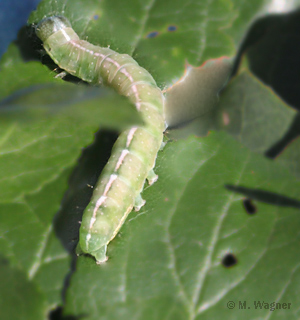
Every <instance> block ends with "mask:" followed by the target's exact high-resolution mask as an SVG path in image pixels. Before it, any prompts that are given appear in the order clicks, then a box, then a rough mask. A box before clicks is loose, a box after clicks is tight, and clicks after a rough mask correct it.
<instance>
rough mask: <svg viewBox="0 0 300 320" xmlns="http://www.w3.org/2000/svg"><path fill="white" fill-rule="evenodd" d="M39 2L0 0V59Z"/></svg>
mask: <svg viewBox="0 0 300 320" xmlns="http://www.w3.org/2000/svg"><path fill="white" fill-rule="evenodd" d="M39 2H41V0H9V1H8V0H0V26H1V28H0V57H1V56H2V55H3V53H4V52H5V51H6V50H7V47H8V45H9V44H10V43H11V42H12V41H14V40H16V39H17V34H18V31H19V30H20V28H21V27H22V26H24V25H26V23H27V19H28V17H29V15H30V13H31V11H32V10H34V9H36V7H37V5H38V3H39Z"/></svg>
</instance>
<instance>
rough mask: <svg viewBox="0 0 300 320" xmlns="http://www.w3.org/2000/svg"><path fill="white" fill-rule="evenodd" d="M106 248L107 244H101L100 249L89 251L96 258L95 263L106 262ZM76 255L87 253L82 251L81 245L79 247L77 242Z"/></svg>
mask: <svg viewBox="0 0 300 320" xmlns="http://www.w3.org/2000/svg"><path fill="white" fill-rule="evenodd" d="M106 250H107V245H105V246H102V247H101V248H100V249H98V250H97V251H95V252H91V253H89V254H90V255H91V256H93V257H95V259H96V263H97V264H102V263H104V262H106V261H107V260H108V257H107V255H106ZM75 252H76V255H77V256H81V255H84V254H87V253H86V252H84V251H83V250H82V249H81V247H80V244H79V243H78V245H77V247H76V250H75Z"/></svg>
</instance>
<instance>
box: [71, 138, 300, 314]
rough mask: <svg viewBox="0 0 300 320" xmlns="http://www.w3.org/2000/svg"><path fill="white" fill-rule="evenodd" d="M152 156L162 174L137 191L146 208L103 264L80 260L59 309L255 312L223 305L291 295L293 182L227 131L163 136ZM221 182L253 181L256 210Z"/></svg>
mask: <svg viewBox="0 0 300 320" xmlns="http://www.w3.org/2000/svg"><path fill="white" fill-rule="evenodd" d="M157 162H158V163H157V173H158V175H159V177H160V178H159V180H158V181H157V183H156V184H155V185H153V186H151V188H147V189H146V190H145V192H144V194H143V195H144V196H145V198H146V199H147V204H146V206H145V207H144V209H143V210H142V211H141V212H139V213H135V212H132V213H131V214H130V216H129V218H128V220H127V221H126V223H125V225H124V226H123V227H122V230H121V232H120V234H119V237H117V238H116V239H114V240H113V241H112V243H111V244H110V245H109V247H108V255H109V258H110V259H109V260H108V262H107V263H105V264H104V265H96V264H95V262H94V260H93V258H91V257H84V256H81V257H79V258H78V262H77V271H76V274H74V275H73V277H72V280H71V286H70V288H69V290H68V293H67V305H66V308H67V309H66V314H74V315H80V314H87V315H88V316H89V319H91V320H92V319H129V318H132V317H133V318H136V319H154V318H157V319H163V318H165V317H166V316H167V315H168V316H169V318H170V319H173V318H174V319H214V318H219V317H220V315H221V314H222V319H232V318H239V317H240V315H241V314H242V315H243V317H244V318H245V319H253V317H261V318H263V317H265V316H266V315H267V314H268V313H269V311H268V310H265V309H262V310H255V309H254V308H252V310H239V309H238V308H236V309H235V310H229V309H228V307H227V305H226V304H227V302H228V301H234V302H235V303H236V304H237V305H238V301H243V300H247V301H248V303H249V304H252V305H253V301H254V300H264V301H268V302H273V301H277V302H292V303H294V302H295V301H296V300H295V299H297V298H296V291H295V290H296V288H295V287H293V286H291V287H289V283H290V282H292V281H294V280H293V279H294V278H293V277H294V275H295V271H296V270H297V266H298V265H299V255H297V254H296V252H297V251H298V247H299V239H298V236H297V235H298V230H299V227H300V215H299V207H300V197H299V193H298V190H299V187H300V182H299V181H296V180H295V179H293V178H292V177H291V176H290V175H289V173H288V172H287V170H285V169H284V168H282V167H281V166H280V165H278V164H276V162H274V161H271V160H268V159H265V158H263V157H262V156H261V155H258V154H253V153H252V152H251V151H249V150H247V149H246V148H244V147H243V146H242V145H241V144H240V143H238V142H236V141H235V140H234V139H233V138H231V137H229V136H228V135H227V134H225V133H211V134H210V135H209V136H208V137H204V138H189V139H187V140H185V141H177V142H171V143H169V144H167V146H166V147H165V148H164V150H163V151H161V152H160V154H159V157H158V160H157ZM226 185H232V186H236V187H237V186H244V187H245V186H246V187H247V188H250V189H254V190H255V191H256V193H258V195H260V200H262V201H263V202H258V201H254V202H253V205H254V206H255V210H256V211H255V214H252V215H251V214H247V211H246V209H245V207H244V201H245V198H244V196H242V195H240V194H239V193H234V192H231V191H229V190H228V188H226ZM264 192H268V193H269V194H271V200H270V195H268V197H267V196H266V195H265V193H264ZM279 195H280V196H285V197H286V198H287V199H286V200H287V203H285V204H283V203H280V201H279V200H278V199H280V197H279ZM295 203H296V204H297V207H296V208H295ZM278 204H279V205H278ZM281 205H282V206H281ZM289 205H290V206H291V207H289ZM287 229H288V230H289V232H286V230H287ZM228 254H232V255H234V257H235V258H236V260H237V263H236V265H234V266H232V267H231V268H225V267H224V265H223V264H222V261H223V260H224V258H225V257H226V255H228ZM276 265H278V266H280V268H274V266H276ZM271 279H277V280H276V281H275V282H272V283H271V282H270V281H271ZM295 281H296V280H295ZM257 283H259V285H257ZM293 297H294V298H293ZM150 310H152V311H150ZM292 312H293V311H292V310H285V313H284V315H285V317H288V316H289V315H290V316H292Z"/></svg>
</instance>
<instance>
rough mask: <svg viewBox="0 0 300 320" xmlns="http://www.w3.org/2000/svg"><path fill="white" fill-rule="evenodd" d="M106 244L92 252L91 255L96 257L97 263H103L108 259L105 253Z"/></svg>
mask: <svg viewBox="0 0 300 320" xmlns="http://www.w3.org/2000/svg"><path fill="white" fill-rule="evenodd" d="M106 250H107V245H105V246H103V247H101V248H100V249H99V250H97V251H95V252H93V253H92V255H93V256H94V257H95V259H96V263H97V264H101V263H104V262H106V261H107V260H108V256H107V255H106Z"/></svg>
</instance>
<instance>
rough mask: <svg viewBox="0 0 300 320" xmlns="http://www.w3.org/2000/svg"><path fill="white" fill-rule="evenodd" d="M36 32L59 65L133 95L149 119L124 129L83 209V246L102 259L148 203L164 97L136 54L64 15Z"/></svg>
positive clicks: (44, 23) (159, 142)
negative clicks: (83, 30) (82, 32)
mask: <svg viewBox="0 0 300 320" xmlns="http://www.w3.org/2000/svg"><path fill="white" fill-rule="evenodd" d="M36 33H37V36H38V37H39V38H40V39H41V40H42V41H43V45H44V48H45V50H46V51H47V53H48V54H49V55H50V57H51V58H52V59H53V60H54V61H55V62H56V63H57V64H58V65H59V67H60V68H62V69H64V70H65V71H67V72H68V73H70V74H72V75H74V76H77V77H79V78H81V79H83V80H85V81H87V82H90V83H92V84H101V83H103V84H106V85H109V86H111V87H113V88H114V89H115V90H116V91H117V92H118V93H120V94H121V95H125V96H128V98H129V99H130V101H132V102H133V103H134V104H135V106H136V109H137V110H138V111H139V112H140V113H141V116H142V118H143V120H144V123H145V125H143V126H142V127H134V128H131V129H129V130H127V131H125V132H123V133H121V135H120V136H119V138H118V140H117V141H116V143H115V144H114V147H113V150H112V154H111V157H110V159H109V161H108V163H107V164H106V166H105V167H104V169H103V171H102V173H101V176H100V178H99V181H98V183H97V185H96V186H95V188H94V193H93V196H92V198H91V201H90V203H89V204H88V206H87V208H86V209H85V211H84V213H83V218H82V223H81V227H80V237H79V246H80V249H81V250H82V252H84V253H88V254H90V255H92V256H94V257H95V258H96V261H97V263H101V262H104V261H106V260H107V256H106V249H107V244H108V243H109V242H110V241H111V240H112V239H113V238H114V237H115V236H116V234H117V233H118V231H119V230H120V228H121V226H122V224H123V223H124V221H125V219H126V217H127V216H128V214H129V213H130V212H131V211H132V209H133V208H135V209H136V210H139V209H140V208H141V207H142V206H143V205H144V203H145V201H144V200H143V199H142V198H141V195H140V194H141V192H142V190H143V186H144V183H145V180H146V179H147V180H148V183H149V184H150V185H151V184H152V183H154V182H155V181H156V180H157V176H156V175H155V174H154V172H153V168H154V166H155V160H156V156H157V153H158V151H159V149H160V147H161V145H162V140H163V132H164V130H165V121H164V116H163V106H164V97H163V95H162V92H161V90H160V89H159V88H158V87H157V85H156V83H155V81H154V79H153V78H152V76H151V75H150V74H149V73H148V72H147V71H146V70H145V69H143V68H142V67H140V66H139V65H138V64H137V62H136V61H135V60H134V59H133V58H132V57H130V56H129V55H127V54H119V53H117V52H115V51H113V50H111V49H109V48H101V47H98V46H95V45H92V44H90V43H88V42H87V41H84V40H80V39H79V37H78V35H77V34H76V33H75V31H74V30H73V29H72V27H71V24H70V22H69V21H68V20H67V19H66V18H65V17H61V16H52V17H49V18H45V19H43V20H42V21H41V22H40V23H39V24H38V25H37V28H36Z"/></svg>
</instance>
